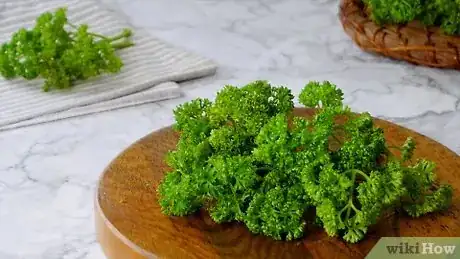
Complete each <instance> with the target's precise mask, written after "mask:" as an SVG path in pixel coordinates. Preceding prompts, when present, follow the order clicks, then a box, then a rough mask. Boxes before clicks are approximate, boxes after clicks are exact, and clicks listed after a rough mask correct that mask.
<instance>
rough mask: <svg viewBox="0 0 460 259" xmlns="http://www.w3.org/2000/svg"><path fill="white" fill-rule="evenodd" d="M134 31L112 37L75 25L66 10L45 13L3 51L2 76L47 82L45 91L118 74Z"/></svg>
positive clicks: (4, 45)
mask: <svg viewBox="0 0 460 259" xmlns="http://www.w3.org/2000/svg"><path fill="white" fill-rule="evenodd" d="M131 35H132V31H131V30H130V29H124V30H123V31H122V32H120V34H118V35H116V36H113V37H109V36H105V35H100V34H97V33H92V32H90V31H89V27H88V25H87V24H81V25H73V24H71V23H70V22H69V21H68V18H67V10H66V8H59V9H57V10H56V11H55V12H54V13H52V12H45V13H43V14H41V15H40V16H39V17H38V18H37V19H36V23H35V26H34V27H33V28H32V29H30V30H28V29H25V28H22V29H19V30H18V31H17V32H15V33H14V34H13V35H12V37H11V40H10V41H9V42H6V43H3V44H2V46H1V50H0V74H1V75H2V76H3V77H4V78H6V79H14V78H17V77H22V78H24V79H26V80H33V79H37V78H43V79H45V82H44V84H43V87H42V89H43V91H50V90H53V89H67V88H71V87H72V86H73V85H74V83H75V81H77V80H85V79H88V78H91V77H95V76H98V75H101V74H103V73H117V72H119V71H120V70H121V68H122V66H123V62H122V60H121V58H120V57H118V56H117V55H116V53H115V52H116V50H118V49H122V48H127V47H131V46H133V42H132V41H130V40H129V38H130V36H131Z"/></svg>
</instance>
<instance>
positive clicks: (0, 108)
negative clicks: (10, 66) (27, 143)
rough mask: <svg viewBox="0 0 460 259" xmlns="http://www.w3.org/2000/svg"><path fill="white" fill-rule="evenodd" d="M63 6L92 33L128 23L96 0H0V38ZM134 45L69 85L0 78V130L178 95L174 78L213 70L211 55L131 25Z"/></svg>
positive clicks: (6, 38) (113, 31) (112, 32)
mask: <svg viewBox="0 0 460 259" xmlns="http://www.w3.org/2000/svg"><path fill="white" fill-rule="evenodd" d="M59 7H67V9H68V18H69V20H70V21H71V22H72V23H73V24H81V23H86V24H88V25H89V26H90V29H91V30H92V31H94V32H96V33H100V34H104V35H115V34H117V33H118V32H119V31H120V30H122V29H123V28H126V27H128V28H132V26H130V24H129V23H128V22H127V21H126V20H124V19H123V18H122V17H121V16H120V15H119V14H117V13H116V12H113V11H111V10H110V9H109V8H107V7H106V6H105V5H104V4H102V3H101V2H99V1H96V0H3V1H1V2H0V42H6V41H9V39H10V37H11V35H12V33H14V32H15V31H17V30H18V29H19V28H21V27H26V28H29V27H32V26H33V25H34V23H35V18H36V17H37V16H39V15H40V14H41V13H43V12H45V11H54V10H56V9H57V8H59ZM132 29H133V32H134V35H133V38H132V40H133V41H134V42H135V46H134V47H131V48H128V49H123V50H120V51H119V52H118V53H119V55H120V56H121V58H122V60H123V62H124V64H125V65H124V67H123V68H122V71H121V72H120V73H118V74H116V75H105V76H100V77H97V78H92V79H90V80H88V81H85V82H81V83H78V84H77V85H76V86H75V87H74V88H72V89H71V90H70V91H51V92H47V93H45V92H43V91H42V90H41V85H42V84H43V82H42V81H41V80H33V81H26V80H23V79H15V80H5V79H3V78H1V79H0V131H3V130H8V129H15V128H19V127H24V126H30V125H34V124H39V123H44V122H50V121H55V120H60V119H65V118H69V117H75V116H81V115H87V114H91V113H96V112H103V111H108V110H112V109H118V108H123V107H128V106H133V105H138V104H142V103H149V102H155V101H160V100H165V99H170V98H177V97H179V96H180V95H181V89H180V87H179V85H178V84H177V83H176V82H179V81H180V82H182V81H185V80H190V79H195V78H199V77H203V76H208V75H212V74H213V73H214V72H215V71H216V65H215V63H214V62H212V61H211V60H209V59H207V58H204V57H200V56H198V55H196V54H194V53H191V52H189V51H186V50H183V49H180V48H177V47H174V46H172V45H170V44H167V43H165V42H163V41H161V40H159V39H156V38H154V37H153V36H151V35H149V34H148V33H147V32H146V31H144V30H142V29H135V28H132Z"/></svg>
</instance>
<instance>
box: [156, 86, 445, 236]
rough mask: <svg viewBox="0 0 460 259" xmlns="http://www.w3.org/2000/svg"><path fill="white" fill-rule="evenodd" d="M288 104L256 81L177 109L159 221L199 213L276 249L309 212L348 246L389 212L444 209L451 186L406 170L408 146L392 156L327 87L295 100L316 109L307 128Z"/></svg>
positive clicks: (379, 135)
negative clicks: (274, 242) (237, 225)
mask: <svg viewBox="0 0 460 259" xmlns="http://www.w3.org/2000/svg"><path fill="white" fill-rule="evenodd" d="M293 98H294V97H293V95H292V94H291V91H290V90H289V89H288V88H286V87H276V86H272V85H270V84H269V83H267V82H265V81H255V82H252V83H250V84H248V85H246V86H243V87H241V88H238V87H234V86H226V87H224V88H223V89H222V90H221V91H220V92H219V93H218V94H217V97H216V100H215V101H214V102H211V101H210V100H208V99H200V98H198V99H195V100H193V101H190V102H188V103H185V104H183V105H180V106H178V107H177V108H176V109H175V111H174V114H175V118H176V124H175V129H176V130H178V131H179V132H180V133H181V136H180V140H179V142H178V144H177V148H176V149H175V150H173V151H171V152H170V153H169V155H168V159H167V162H168V164H169V166H170V167H171V171H170V172H168V173H167V174H166V175H165V178H164V179H163V181H162V182H161V184H160V186H159V187H158V193H159V197H160V199H159V202H160V205H161V207H162V211H163V213H165V214H167V215H177V216H184V215H188V214H191V213H194V212H195V211H197V210H198V209H200V208H202V207H204V208H205V209H207V210H208V211H209V213H210V215H211V217H212V218H213V219H214V220H215V221H216V222H230V221H239V222H243V223H244V224H245V225H246V226H247V228H248V229H249V230H250V231H251V232H253V233H255V234H263V235H267V236H270V237H272V238H274V239H278V240H279V239H287V240H291V239H296V238H299V237H301V236H303V235H304V229H305V228H304V227H305V225H306V224H307V222H306V220H305V215H306V213H316V223H319V224H320V225H321V226H322V227H323V228H324V229H325V231H326V232H327V233H328V234H329V235H330V236H341V237H343V239H345V240H346V241H348V242H352V243H354V242H358V241H359V240H361V239H362V238H364V236H365V234H366V232H367V230H368V228H369V226H371V225H373V224H375V223H376V222H377V221H378V219H379V217H380V216H381V215H382V213H383V212H384V211H386V210H389V209H395V208H396V207H402V208H403V209H404V210H405V211H406V212H407V213H408V214H409V215H410V216H413V217H419V216H422V215H424V214H426V213H430V212H435V211H440V210H444V209H447V208H448V207H449V205H450V203H451V200H452V194H453V190H452V187H451V186H450V185H443V184H439V183H437V181H436V177H435V176H436V175H435V173H434V168H435V165H434V163H432V162H430V161H426V160H416V161H412V160H413V159H412V154H413V151H414V149H415V143H414V141H413V140H412V139H411V138H408V139H407V141H406V142H405V143H404V144H403V145H402V146H401V147H389V146H388V145H387V143H386V141H385V138H384V134H383V130H382V129H380V128H377V127H375V126H374V123H373V120H372V117H371V116H370V115H369V114H368V113H363V114H360V115H357V114H355V113H352V112H351V111H350V109H349V108H348V107H346V106H344V105H343V102H342V101H343V93H342V91H341V90H340V89H339V88H337V87H336V86H335V85H333V84H331V83H330V82H327V81H326V82H323V83H320V82H310V83H309V84H307V85H306V86H305V88H304V89H303V90H302V92H301V93H300V96H299V100H300V102H301V103H302V104H303V105H304V106H306V107H310V108H317V112H316V114H315V116H313V117H312V118H311V119H307V118H302V117H296V116H294V115H293V114H292V111H293V107H294V104H293ZM339 117H340V118H342V119H344V118H345V122H344V123H340V124H339V123H337V118H339ZM390 148H396V149H397V150H399V151H400V152H399V153H400V154H401V155H398V156H396V155H394V154H393V153H392V152H390Z"/></svg>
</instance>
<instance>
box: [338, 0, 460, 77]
mask: <svg viewBox="0 0 460 259" xmlns="http://www.w3.org/2000/svg"><path fill="white" fill-rule="evenodd" d="M339 17H340V21H341V22H342V25H343V28H344V30H345V32H346V33H347V34H348V35H349V36H350V37H351V38H352V39H353V41H354V42H355V43H356V44H357V45H358V46H359V47H360V48H361V49H363V50H365V51H369V52H374V53H379V54H382V55H384V56H387V57H391V58H394V59H399V60H405V61H408V62H410V63H413V64H417V65H424V66H429V67H437V68H451V69H460V53H459V51H460V37H457V36H448V35H445V34H443V33H442V32H441V30H440V29H439V28H437V27H425V26H423V25H422V24H420V23H419V22H416V21H415V22H411V23H409V24H407V25H399V26H397V25H386V26H379V25H377V24H375V23H374V22H373V21H372V20H371V19H370V18H369V16H368V15H367V12H366V11H365V6H364V4H363V3H362V1H361V0H341V3H340V11H339Z"/></svg>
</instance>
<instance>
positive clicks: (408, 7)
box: [363, 0, 460, 35]
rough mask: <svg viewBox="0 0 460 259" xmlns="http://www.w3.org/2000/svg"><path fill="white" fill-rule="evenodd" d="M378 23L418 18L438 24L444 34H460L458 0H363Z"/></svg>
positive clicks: (403, 21)
mask: <svg viewBox="0 0 460 259" xmlns="http://www.w3.org/2000/svg"><path fill="white" fill-rule="evenodd" d="M363 2H364V3H365V4H366V6H367V7H368V9H369V11H370V14H371V18H372V19H373V20H374V21H375V22H377V23H379V24H405V23H408V22H410V21H413V20H419V21H421V22H422V23H424V24H425V25H428V26H439V27H440V28H441V29H442V30H443V31H444V32H445V33H446V34H450V35H454V34H455V35H457V34H460V16H459V13H460V0H363Z"/></svg>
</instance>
